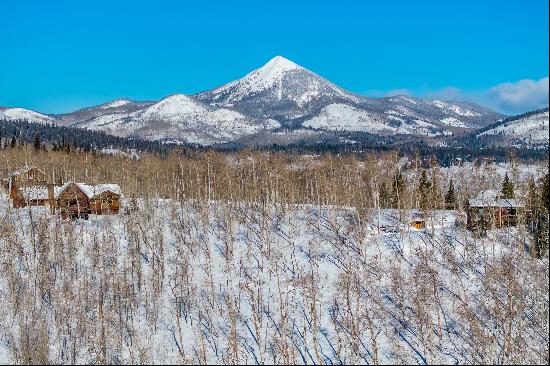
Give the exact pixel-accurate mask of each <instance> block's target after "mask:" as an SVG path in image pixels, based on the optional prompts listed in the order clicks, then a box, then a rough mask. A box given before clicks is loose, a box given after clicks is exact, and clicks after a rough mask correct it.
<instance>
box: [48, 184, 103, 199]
mask: <svg viewBox="0 0 550 366" xmlns="http://www.w3.org/2000/svg"><path fill="white" fill-rule="evenodd" d="M73 184H74V185H75V186H76V187H77V188H78V189H80V190H81V191H82V193H84V194H85V195H86V197H88V198H92V197H93V188H92V186H90V185H88V184H86V183H78V182H73V181H69V182H67V183H65V184H63V185H62V186H61V187H54V189H53V196H54V197H55V198H59V196H60V195H61V193H63V192H64V191H66V190H67V189H68V188H69V187H70V186H71V185H73Z"/></svg>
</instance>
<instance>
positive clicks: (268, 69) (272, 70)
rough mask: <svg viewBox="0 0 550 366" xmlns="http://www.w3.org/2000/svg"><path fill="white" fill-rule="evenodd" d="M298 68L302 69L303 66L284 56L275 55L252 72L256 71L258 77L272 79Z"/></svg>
mask: <svg viewBox="0 0 550 366" xmlns="http://www.w3.org/2000/svg"><path fill="white" fill-rule="evenodd" d="M298 69H302V67H301V66H299V65H297V64H295V63H294V62H292V61H290V60H289V59H286V58H284V57H283V56H275V57H273V58H272V59H271V60H269V62H268V63H266V64H265V65H264V66H262V67H260V68H259V69H258V70H255V71H253V72H252V73H251V74H254V73H256V75H257V76H258V78H261V79H264V80H270V79H273V78H276V77H277V76H279V75H281V74H283V73H285V72H287V71H291V70H298ZM249 75H250V74H249Z"/></svg>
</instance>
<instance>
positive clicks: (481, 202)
mask: <svg viewBox="0 0 550 366" xmlns="http://www.w3.org/2000/svg"><path fill="white" fill-rule="evenodd" d="M468 205H469V206H470V207H503V208H514V207H523V204H522V203H521V202H520V201H519V200H516V199H502V198H501V199H481V198H473V199H470V200H468Z"/></svg>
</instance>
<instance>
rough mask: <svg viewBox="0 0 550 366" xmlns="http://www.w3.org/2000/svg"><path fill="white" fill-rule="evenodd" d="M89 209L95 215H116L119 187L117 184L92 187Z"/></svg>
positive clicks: (118, 209) (118, 205) (118, 207)
mask: <svg viewBox="0 0 550 366" xmlns="http://www.w3.org/2000/svg"><path fill="white" fill-rule="evenodd" d="M92 192H93V193H92V198H91V199H90V208H91V210H92V213H93V214H95V215H105V214H107V215H108V214H116V213H118V212H119V211H120V195H121V191H120V187H119V186H118V185H117V184H96V185H95V186H92Z"/></svg>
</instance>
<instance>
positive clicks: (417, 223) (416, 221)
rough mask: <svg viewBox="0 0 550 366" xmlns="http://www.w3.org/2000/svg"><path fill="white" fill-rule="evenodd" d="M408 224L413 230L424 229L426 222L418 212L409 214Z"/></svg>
mask: <svg viewBox="0 0 550 366" xmlns="http://www.w3.org/2000/svg"><path fill="white" fill-rule="evenodd" d="M410 224H411V226H412V227H414V228H415V229H418V230H420V229H424V228H425V227H426V220H425V219H424V215H423V214H422V213H420V212H413V213H412V214H411V219H410Z"/></svg>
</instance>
